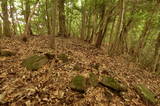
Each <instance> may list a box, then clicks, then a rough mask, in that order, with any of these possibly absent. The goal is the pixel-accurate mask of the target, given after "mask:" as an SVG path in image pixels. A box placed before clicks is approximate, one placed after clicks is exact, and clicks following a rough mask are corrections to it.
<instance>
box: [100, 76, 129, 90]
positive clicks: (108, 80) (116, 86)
mask: <svg viewBox="0 0 160 106" xmlns="http://www.w3.org/2000/svg"><path fill="white" fill-rule="evenodd" d="M100 83H101V84H103V85H104V86H106V87H108V88H111V89H113V90H115V91H118V92H119V91H126V88H125V87H124V86H123V85H122V84H120V83H119V82H118V81H117V80H115V79H114V78H112V77H107V76H103V77H102V80H101V82H100Z"/></svg>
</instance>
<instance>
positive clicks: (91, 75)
mask: <svg viewBox="0 0 160 106" xmlns="http://www.w3.org/2000/svg"><path fill="white" fill-rule="evenodd" d="M88 83H89V85H91V86H93V87H95V86H97V85H98V76H97V75H95V74H94V73H89V78H88Z"/></svg>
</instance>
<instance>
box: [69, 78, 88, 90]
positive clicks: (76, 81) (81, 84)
mask: <svg viewBox="0 0 160 106" xmlns="http://www.w3.org/2000/svg"><path fill="white" fill-rule="evenodd" d="M70 87H71V89H72V90H74V91H78V92H81V93H84V92H85V91H86V79H85V78H84V77H83V76H80V75H78V76H75V77H74V78H73V79H72V80H71V84H70Z"/></svg>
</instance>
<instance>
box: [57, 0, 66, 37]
mask: <svg viewBox="0 0 160 106" xmlns="http://www.w3.org/2000/svg"><path fill="white" fill-rule="evenodd" d="M64 4H65V0H58V8H59V33H58V35H59V36H63V37H68V36H67V31H66V22H65V10H64V7H65V6H64Z"/></svg>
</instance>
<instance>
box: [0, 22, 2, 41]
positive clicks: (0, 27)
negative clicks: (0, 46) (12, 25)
mask: <svg viewBox="0 0 160 106" xmlns="http://www.w3.org/2000/svg"><path fill="white" fill-rule="evenodd" d="M1 37H2V24H1V22H0V38H1Z"/></svg>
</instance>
